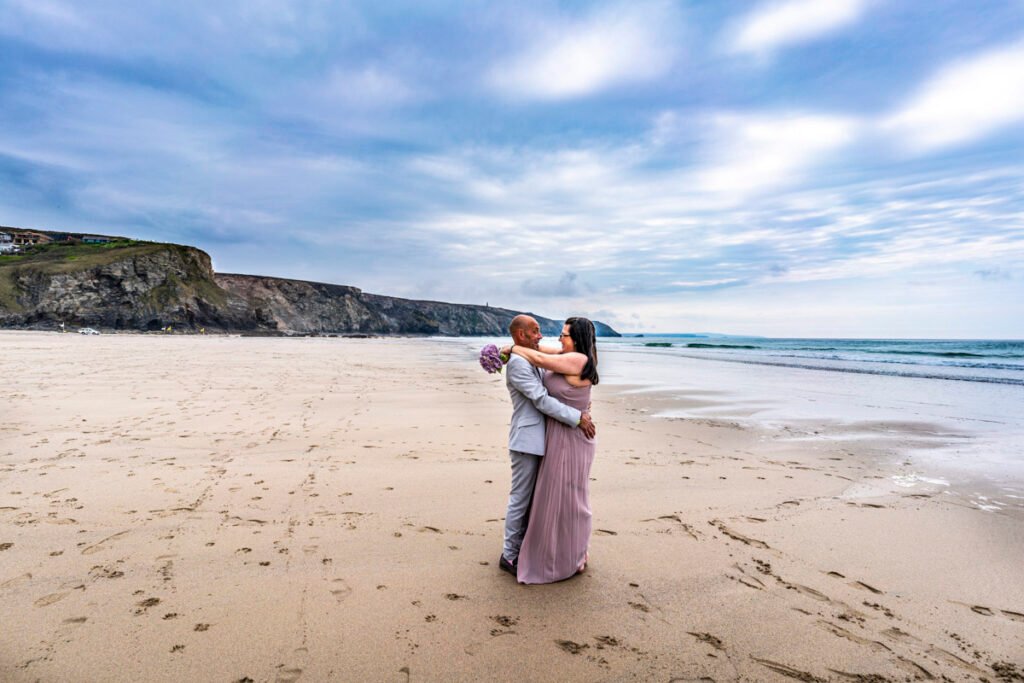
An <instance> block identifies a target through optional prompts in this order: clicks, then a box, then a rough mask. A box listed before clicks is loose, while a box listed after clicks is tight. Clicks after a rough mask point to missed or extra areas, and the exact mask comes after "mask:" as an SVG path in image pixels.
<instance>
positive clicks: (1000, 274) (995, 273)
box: [974, 268, 1013, 282]
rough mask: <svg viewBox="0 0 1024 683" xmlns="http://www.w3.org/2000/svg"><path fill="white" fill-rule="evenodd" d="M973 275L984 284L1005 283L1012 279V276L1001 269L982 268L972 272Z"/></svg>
mask: <svg viewBox="0 0 1024 683" xmlns="http://www.w3.org/2000/svg"><path fill="white" fill-rule="evenodd" d="M974 274H975V276H977V277H979V278H981V279H982V280H985V281H986V282H1005V281H1007V280H1012V279H1013V276H1012V275H1010V273H1008V272H1007V271H1005V270H1003V269H1002V268H982V269H980V270H976V271H974Z"/></svg>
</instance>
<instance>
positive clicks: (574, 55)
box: [488, 3, 679, 100]
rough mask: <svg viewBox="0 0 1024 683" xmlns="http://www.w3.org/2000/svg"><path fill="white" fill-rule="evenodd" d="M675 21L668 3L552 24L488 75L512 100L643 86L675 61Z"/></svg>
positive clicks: (628, 7)
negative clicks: (641, 84) (624, 86)
mask: <svg viewBox="0 0 1024 683" xmlns="http://www.w3.org/2000/svg"><path fill="white" fill-rule="evenodd" d="M676 23H677V19H676V17H675V15H674V13H673V12H671V11H670V7H669V6H668V5H664V4H652V3H638V4H629V5H622V6H620V7H613V8H610V9H605V10H604V11H602V12H598V13H596V14H594V15H593V16H591V17H588V18H586V19H584V20H582V21H577V22H570V23H562V22H551V23H549V24H548V25H546V26H544V27H542V29H541V30H540V34H539V35H538V36H536V37H535V38H534V39H533V40H531V41H530V44H529V45H528V46H526V48H525V49H524V50H523V51H522V52H521V53H520V54H518V55H516V56H514V57H511V58H509V59H507V60H504V61H501V62H499V63H498V64H496V65H495V66H494V67H493V68H492V69H491V70H490V73H489V74H488V81H489V83H490V85H491V87H492V88H494V89H496V90H497V91H498V92H499V93H501V94H503V95H505V96H506V97H509V98H511V99H536V100H563V99H571V98H578V97H585V96H588V95H593V94H595V93H598V92H600V91H603V90H606V89H608V88H611V87H614V86H619V85H624V84H629V83H644V82H649V81H651V80H654V79H656V78H658V77H660V76H662V75H664V74H665V73H666V72H667V71H668V70H669V68H671V66H672V65H673V63H674V62H675V60H676V58H677V56H678V51H679V44H678V40H677V39H676V37H675V36H674V31H673V29H674V24H676Z"/></svg>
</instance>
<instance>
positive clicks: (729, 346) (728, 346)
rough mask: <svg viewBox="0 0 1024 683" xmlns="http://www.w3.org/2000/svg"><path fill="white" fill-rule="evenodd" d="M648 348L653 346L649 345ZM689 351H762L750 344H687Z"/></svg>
mask: <svg viewBox="0 0 1024 683" xmlns="http://www.w3.org/2000/svg"><path fill="white" fill-rule="evenodd" d="M647 346H651V344H648V345H647ZM686 348H688V349H760V348H763V347H760V346H751V345H749V344H699V343H693V344H687V345H686Z"/></svg>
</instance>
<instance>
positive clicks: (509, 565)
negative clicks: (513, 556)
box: [498, 555, 518, 576]
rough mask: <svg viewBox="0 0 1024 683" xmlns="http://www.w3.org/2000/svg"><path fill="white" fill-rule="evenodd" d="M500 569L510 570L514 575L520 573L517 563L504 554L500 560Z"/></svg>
mask: <svg viewBox="0 0 1024 683" xmlns="http://www.w3.org/2000/svg"><path fill="white" fill-rule="evenodd" d="M498 569H500V570H501V571H503V572H508V573H509V574H511V575H512V576H516V575H517V574H518V572H517V570H516V565H514V564H512V563H511V562H509V561H508V560H506V559H505V556H504V555H502V556H501V559H500V560H498Z"/></svg>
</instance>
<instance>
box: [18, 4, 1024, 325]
mask: <svg viewBox="0 0 1024 683" xmlns="http://www.w3.org/2000/svg"><path fill="white" fill-rule="evenodd" d="M0 225H9V226H20V227H26V228H37V229H48V230H68V231H79V232H96V233H101V234H116V235H126V236H131V237H134V238H138V239H146V240H157V241H167V242H175V243H181V244H190V245H194V246H197V247H199V248H201V249H203V250H205V251H207V252H208V253H209V254H210V255H211V257H212V258H213V262H214V267H215V268H216V270H217V271H219V272H234V273H250V274H257V275H271V276H277V277H288V278H296V279H303V280H315V281H320V282H332V283H337V284H346V285H353V286H356V287H360V288H362V289H363V290H365V291H368V292H373V293H377V294H388V295H393V296H402V297H409V298H418V299H431V300H440V301H452V302H460V303H479V304H483V303H489V304H490V305H492V306H501V307H505V308H513V309H517V310H529V311H534V312H536V313H538V314H540V315H544V316H547V317H552V318H561V317H565V316H569V315H585V316H589V317H592V318H595V319H598V320H602V321H604V322H606V323H608V324H611V325H612V326H614V327H615V328H616V329H618V330H619V331H621V332H720V333H729V334H752V335H765V336H782V337H890V338H891V337H901V338H911V337H913V338H1000V339H1022V338H1024V0H1004V1H1000V0H982V1H979V0H959V1H951V0H929V2H920V1H919V0H889V1H886V0H766V1H763V2H759V1H757V0H743V1H733V0H690V1H684V0H676V1H661V0H658V1H648V0H631V1H628V2H561V3H556V2H542V1H541V2H499V1H495V0H488V1H486V2H473V1H466V2H445V1H442V0H438V1H436V2H424V1H423V0H414V1H410V2H401V1H395V2H385V3H380V2H338V1H336V0H335V1H326V0H219V1H218V2H214V3H210V2H206V1H198V0H176V1H175V2H147V1H144V0H139V1H133V2H114V1H111V0H90V2H88V3H82V2H64V1H63V0H0Z"/></svg>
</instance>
